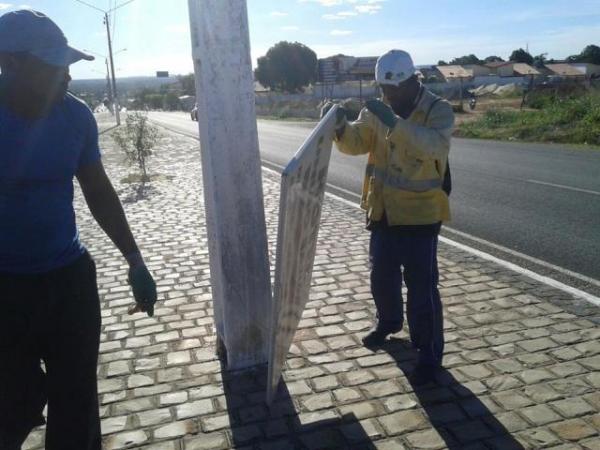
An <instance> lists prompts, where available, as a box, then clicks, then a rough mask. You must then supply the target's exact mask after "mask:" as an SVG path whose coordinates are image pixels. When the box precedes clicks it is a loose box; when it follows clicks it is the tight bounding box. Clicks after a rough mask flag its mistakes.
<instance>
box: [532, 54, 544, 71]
mask: <svg viewBox="0 0 600 450" xmlns="http://www.w3.org/2000/svg"><path fill="white" fill-rule="evenodd" d="M547 56H548V53H540V54H539V55H537V56H534V57H533V67H536V68H538V69H541V68H543V67H544V65H545V64H546V62H547V59H546V57H547Z"/></svg>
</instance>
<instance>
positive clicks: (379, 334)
mask: <svg viewBox="0 0 600 450" xmlns="http://www.w3.org/2000/svg"><path fill="white" fill-rule="evenodd" d="M400 330H402V325H397V326H393V327H389V326H382V325H380V324H378V325H377V326H376V327H375V328H373V329H372V330H371V331H370V332H369V334H367V335H366V336H365V337H363V338H362V343H363V345H364V346H365V347H367V348H376V347H381V346H382V345H383V344H384V343H385V340H386V338H387V337H388V336H389V335H390V334H394V333H397V332H398V331H400Z"/></svg>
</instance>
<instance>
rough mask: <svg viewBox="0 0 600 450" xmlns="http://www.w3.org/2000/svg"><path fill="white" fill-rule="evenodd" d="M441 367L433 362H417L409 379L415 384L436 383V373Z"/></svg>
mask: <svg viewBox="0 0 600 450" xmlns="http://www.w3.org/2000/svg"><path fill="white" fill-rule="evenodd" d="M438 369H439V367H438V366H434V365H431V364H417V365H416V366H415V368H414V370H413V371H412V373H411V374H410V375H409V377H408V379H409V381H410V384H412V385H413V386H424V385H426V384H428V383H435V374H436V373H437V371H438Z"/></svg>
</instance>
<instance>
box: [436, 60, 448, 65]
mask: <svg viewBox="0 0 600 450" xmlns="http://www.w3.org/2000/svg"><path fill="white" fill-rule="evenodd" d="M437 65H438V66H447V65H448V63H447V62H446V61H444V60H443V59H440V60H439V61H438V63H437Z"/></svg>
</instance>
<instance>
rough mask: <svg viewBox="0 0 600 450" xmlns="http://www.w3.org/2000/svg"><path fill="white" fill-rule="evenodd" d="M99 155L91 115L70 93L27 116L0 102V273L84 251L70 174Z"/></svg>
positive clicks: (37, 269) (45, 267)
mask: <svg viewBox="0 0 600 450" xmlns="http://www.w3.org/2000/svg"><path fill="white" fill-rule="evenodd" d="M0 78H1V77H0ZM99 160H100V149H99V148H98V127H97V125H96V120H95V118H94V116H93V114H92V112H91V111H90V109H89V108H88V107H87V106H86V105H85V104H84V103H83V102H82V101H80V100H79V99H77V98H76V97H74V96H72V95H71V94H67V95H66V96H65V98H64V100H63V101H62V102H60V103H58V104H56V105H55V106H54V107H53V108H52V110H51V112H50V114H49V115H48V116H47V117H45V118H42V119H38V120H33V121H28V120H25V119H22V118H20V117H18V116H15V115H14V114H12V113H11V112H10V111H9V110H8V109H7V108H6V107H5V106H3V105H2V104H0V272H2V273H42V272H47V271H50V270H52V269H57V268H59V267H63V266H65V265H67V264H69V263H71V262H73V261H75V260H76V259H77V258H78V257H80V256H81V255H82V254H83V253H84V251H85V249H84V247H83V245H82V244H81V242H80V241H79V233H78V231H77V226H76V224H75V212H74V210H73V177H74V176H75V174H76V173H77V171H78V170H79V168H80V167H82V166H85V165H87V164H92V163H95V162H97V161H99Z"/></svg>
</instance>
